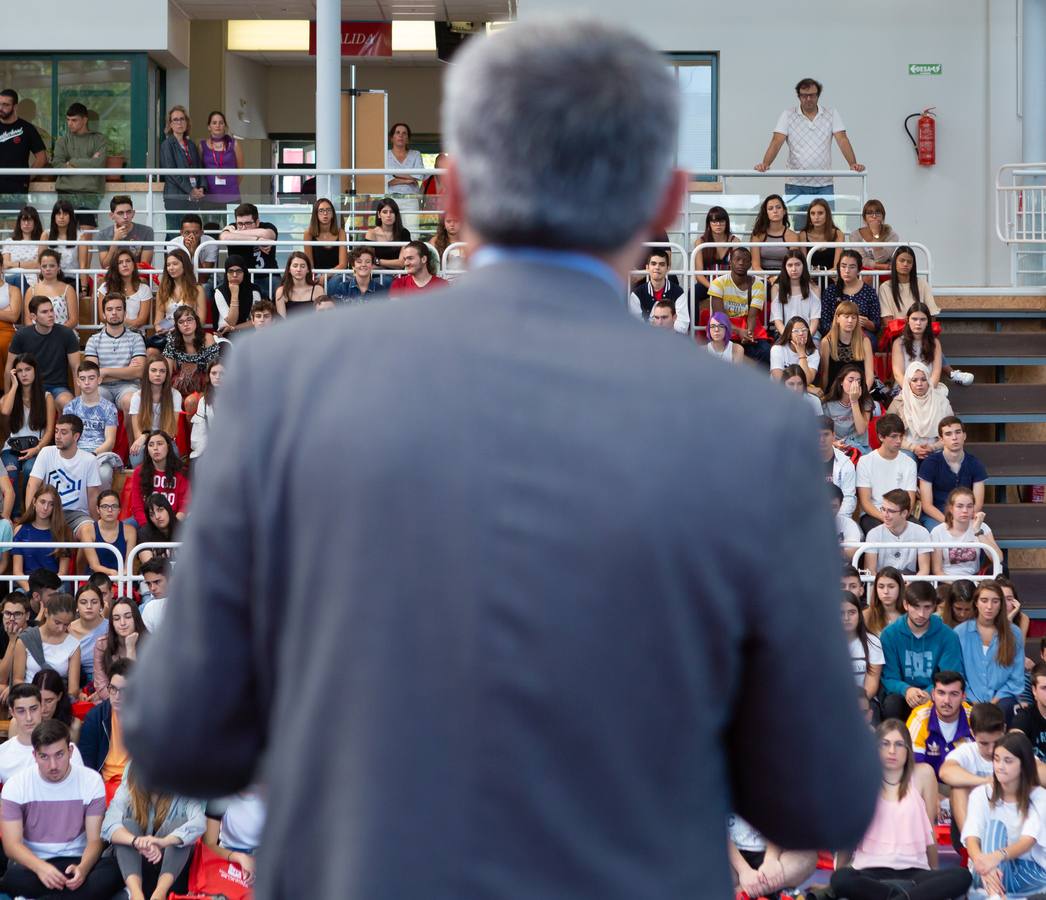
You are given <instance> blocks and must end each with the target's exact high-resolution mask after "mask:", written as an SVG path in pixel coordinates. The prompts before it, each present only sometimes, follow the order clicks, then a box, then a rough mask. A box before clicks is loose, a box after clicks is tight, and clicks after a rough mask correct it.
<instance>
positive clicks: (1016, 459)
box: [966, 441, 1046, 484]
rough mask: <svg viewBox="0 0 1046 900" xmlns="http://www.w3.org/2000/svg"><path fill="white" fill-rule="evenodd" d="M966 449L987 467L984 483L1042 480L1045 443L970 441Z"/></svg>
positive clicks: (1045, 468)
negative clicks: (986, 478)
mask: <svg viewBox="0 0 1046 900" xmlns="http://www.w3.org/2000/svg"><path fill="white" fill-rule="evenodd" d="M966 451H967V453H970V454H972V455H973V456H976V457H977V458H978V459H979V460H980V461H981V462H982V463H984V466H985V468H986V469H987V470H988V482H987V483H988V484H1046V443H1038V442H1033V441H1027V442H1019V441H1006V442H1004V443H980V442H970V443H968V444H967V445H966Z"/></svg>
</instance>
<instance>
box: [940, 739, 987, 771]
mask: <svg viewBox="0 0 1046 900" xmlns="http://www.w3.org/2000/svg"><path fill="white" fill-rule="evenodd" d="M949 760H950V761H951V762H955V763H958V764H959V765H960V766H962V768H963V769H965V770H966V771H967V772H969V773H970V774H971V775H976V776H977V777H978V778H987V777H989V776H990V775H991V774H992V761H991V760H990V759H985V758H984V757H983V756H981V751H980V750H978V749H977V743H976V742H975V741H966V742H965V743H962V744H959V746H958V747H956V748H955V749H954V750H953V751H952V752H951V753H949V754H948V755H947V756H946V757H945V758H944V761H945V762H948V761H949Z"/></svg>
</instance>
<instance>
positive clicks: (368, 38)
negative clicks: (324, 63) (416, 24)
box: [309, 22, 392, 56]
mask: <svg viewBox="0 0 1046 900" xmlns="http://www.w3.org/2000/svg"><path fill="white" fill-rule="evenodd" d="M309 53H310V55H312V56H315V55H316V23H315V22H310V23H309ZM341 55H342V56H392V23H391V22H342V23H341Z"/></svg>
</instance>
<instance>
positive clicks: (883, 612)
mask: <svg viewBox="0 0 1046 900" xmlns="http://www.w3.org/2000/svg"><path fill="white" fill-rule="evenodd" d="M906 611H907V607H905V605H904V577H903V576H902V575H901V573H900V572H898V571H897V569H895V568H894V567H893V566H883V567H882V568H881V569H880V570H879V571H878V572H876V573H875V584H874V585H873V586H872V601H871V603H869V604H868V608H867V609H866V610H865V611H864V623H865V625H866V626H867V628H868V633H869V634H874V635H875V636H876V637H878V636H879V635H880V634H882V633H883V629H884V628H886V626H887V625H892V624H893V623H894V622H896V621H897V620H898V619H899V618H901V616H903V615H904V614H905V612H906Z"/></svg>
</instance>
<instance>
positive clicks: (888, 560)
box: [868, 521, 930, 575]
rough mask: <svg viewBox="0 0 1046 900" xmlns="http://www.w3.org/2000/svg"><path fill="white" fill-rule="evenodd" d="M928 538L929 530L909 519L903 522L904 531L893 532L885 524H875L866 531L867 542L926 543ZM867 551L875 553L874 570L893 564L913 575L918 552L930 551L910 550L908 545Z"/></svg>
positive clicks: (916, 568)
mask: <svg viewBox="0 0 1046 900" xmlns="http://www.w3.org/2000/svg"><path fill="white" fill-rule="evenodd" d="M929 540H930V532H928V531H927V530H926V529H925V528H923V527H922V525H919V524H918V523H916V522H911V521H909V522H907V523H906V524H905V527H904V531H902V532H901V533H900V534H894V533H893V532H892V531H890V529H889V528H887V527H886V525H885V524H883V525H876V526H875V528H873V529H872V530H871V531H869V532H868V543H869V544H872V543H880V544H908V543H913V542H920V543H923V542H926V543H928V542H929ZM869 552H871V553H875V554H876V571H879V570H880V569H883V568H885V567H886V566H893V567H894V568H895V569H897V570H899V571H900V572H902V573H907V574H909V575H914V574H915V572H916V571H917V570H918V568H919V559H918V554H919V553H929V552H930V551H929V550H912V549H910V548H908V547H897V548H896V549H894V548H886V549H879V550H871V551H869Z"/></svg>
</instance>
